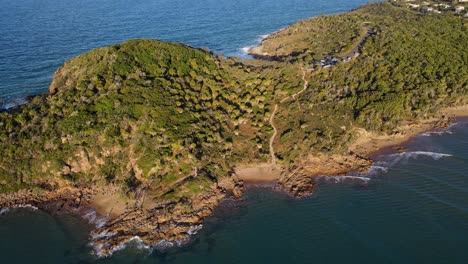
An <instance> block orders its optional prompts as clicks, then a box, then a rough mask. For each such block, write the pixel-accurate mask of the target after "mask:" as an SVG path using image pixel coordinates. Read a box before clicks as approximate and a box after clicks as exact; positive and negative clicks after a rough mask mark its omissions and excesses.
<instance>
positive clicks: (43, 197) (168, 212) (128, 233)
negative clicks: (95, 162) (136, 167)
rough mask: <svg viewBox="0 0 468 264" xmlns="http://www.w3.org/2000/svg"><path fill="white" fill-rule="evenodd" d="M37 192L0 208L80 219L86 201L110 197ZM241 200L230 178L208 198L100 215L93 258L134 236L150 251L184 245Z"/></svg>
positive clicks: (82, 190)
mask: <svg viewBox="0 0 468 264" xmlns="http://www.w3.org/2000/svg"><path fill="white" fill-rule="evenodd" d="M42 186H43V187H44V189H43V190H34V191H33V190H28V191H26V190H21V191H18V192H16V193H7V194H1V195H0V208H8V207H15V206H17V205H26V204H28V205H32V206H35V207H38V208H40V209H44V210H46V211H64V212H70V213H82V212H83V210H82V209H83V208H93V205H92V204H91V201H92V200H93V197H94V196H96V195H100V196H102V195H113V194H115V192H116V189H114V188H102V187H98V186H78V185H71V184H67V183H65V182H60V183H59V182H44V183H43V184H42ZM47 189H49V190H47ZM52 189H53V190H52ZM242 194H243V182H242V181H241V180H239V179H237V177H236V176H235V175H234V176H232V177H225V178H223V179H221V180H220V181H219V182H218V183H217V184H214V186H213V187H212V189H211V190H210V191H209V192H207V193H204V194H201V195H198V196H194V197H192V199H191V200H184V201H174V200H168V201H165V202H162V203H159V204H152V206H151V207H149V206H138V204H139V203H138V202H136V203H135V204H127V206H126V208H125V210H124V212H123V213H121V214H118V215H116V216H114V217H112V216H110V215H107V216H103V215H100V217H101V218H105V219H106V220H107V221H106V222H105V223H104V224H103V225H102V226H96V230H94V231H92V233H91V236H90V240H91V243H92V245H93V246H94V249H95V253H96V254H97V255H98V256H109V255H111V254H112V253H113V252H114V251H115V250H118V249H119V248H120V246H121V245H122V244H123V243H126V242H128V241H130V240H131V239H132V238H134V237H135V236H138V237H139V238H140V239H141V240H142V241H143V242H144V243H145V244H147V245H151V246H154V245H156V244H158V243H159V242H161V241H166V242H168V243H169V244H171V243H175V244H180V243H185V242H187V241H188V240H189V238H190V236H191V235H193V234H195V233H196V232H197V231H198V227H199V225H200V224H202V223H203V220H204V218H205V217H207V216H209V215H211V214H212V212H213V210H214V208H216V206H217V205H218V204H219V202H220V201H221V200H222V199H225V198H227V197H234V198H239V197H241V196H242ZM140 205H141V204H140ZM187 208H190V210H187Z"/></svg>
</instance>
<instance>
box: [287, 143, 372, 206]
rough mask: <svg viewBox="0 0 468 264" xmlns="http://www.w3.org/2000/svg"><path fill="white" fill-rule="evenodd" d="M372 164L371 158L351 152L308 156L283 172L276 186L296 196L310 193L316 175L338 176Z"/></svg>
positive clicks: (364, 169) (358, 171) (300, 196)
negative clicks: (286, 171)
mask: <svg viewBox="0 0 468 264" xmlns="http://www.w3.org/2000/svg"><path fill="white" fill-rule="evenodd" d="M371 165H372V160H370V159H368V158H366V157H362V156H359V155H357V154H355V153H353V152H349V153H348V154H346V155H329V156H328V155H325V154H319V155H317V156H310V157H308V158H307V159H305V160H304V161H302V162H301V163H300V165H297V166H295V167H293V168H292V169H291V170H290V171H289V172H288V173H284V174H283V175H282V177H281V178H280V180H279V181H278V188H280V189H283V190H285V191H287V192H288V193H289V194H291V195H292V196H294V197H296V198H302V197H304V196H307V195H310V194H312V192H313V190H314V186H315V183H316V178H317V176H339V175H346V174H347V173H350V172H355V173H365V172H367V171H368V170H369V168H370V166H371Z"/></svg>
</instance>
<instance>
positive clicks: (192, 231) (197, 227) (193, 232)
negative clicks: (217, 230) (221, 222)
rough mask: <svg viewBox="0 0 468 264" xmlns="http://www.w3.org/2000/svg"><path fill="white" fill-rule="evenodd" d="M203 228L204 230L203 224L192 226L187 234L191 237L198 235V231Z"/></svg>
mask: <svg viewBox="0 0 468 264" xmlns="http://www.w3.org/2000/svg"><path fill="white" fill-rule="evenodd" d="M202 228H203V225H202V224H200V225H194V226H191V227H190V229H189V231H188V232H187V234H189V235H191V236H193V235H196V234H197V233H198V231H200V230H201V229H202Z"/></svg>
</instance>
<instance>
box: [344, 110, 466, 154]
mask: <svg viewBox="0 0 468 264" xmlns="http://www.w3.org/2000/svg"><path fill="white" fill-rule="evenodd" d="M440 113H441V114H444V115H446V116H451V117H464V116H468V105H463V106H457V107H449V108H445V109H443V110H442V111H441V112H440ZM437 121H439V119H437V118H432V119H427V120H424V121H421V122H418V123H415V124H410V125H405V126H402V127H400V129H399V130H400V132H399V133H397V134H394V135H386V134H377V133H374V132H369V131H366V130H365V129H362V128H353V129H355V130H356V131H357V132H358V136H357V139H356V141H354V142H353V143H352V144H351V145H350V146H349V150H351V151H353V152H355V153H357V154H359V155H361V156H365V157H369V156H370V155H372V153H375V152H378V151H379V150H381V149H383V148H388V147H396V146H399V145H401V144H403V143H404V142H406V141H408V140H410V139H411V138H412V137H415V136H417V135H418V134H421V133H423V132H427V131H430V130H433V129H434V128H435V127H434V125H435V123H436V122H437Z"/></svg>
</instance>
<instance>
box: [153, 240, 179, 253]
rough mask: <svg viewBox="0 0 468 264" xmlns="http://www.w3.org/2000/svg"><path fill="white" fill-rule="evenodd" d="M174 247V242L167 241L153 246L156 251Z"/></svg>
mask: <svg viewBox="0 0 468 264" xmlns="http://www.w3.org/2000/svg"><path fill="white" fill-rule="evenodd" d="M173 246H174V242H172V241H169V240H167V239H162V240H161V241H159V242H158V243H156V244H154V246H153V247H154V248H155V249H157V250H158V251H163V252H164V251H166V250H167V249H169V248H171V247H173Z"/></svg>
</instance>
